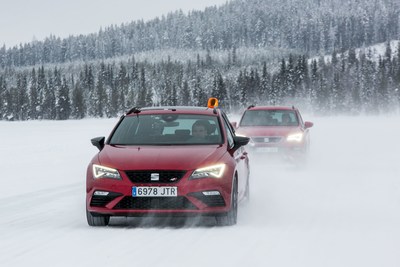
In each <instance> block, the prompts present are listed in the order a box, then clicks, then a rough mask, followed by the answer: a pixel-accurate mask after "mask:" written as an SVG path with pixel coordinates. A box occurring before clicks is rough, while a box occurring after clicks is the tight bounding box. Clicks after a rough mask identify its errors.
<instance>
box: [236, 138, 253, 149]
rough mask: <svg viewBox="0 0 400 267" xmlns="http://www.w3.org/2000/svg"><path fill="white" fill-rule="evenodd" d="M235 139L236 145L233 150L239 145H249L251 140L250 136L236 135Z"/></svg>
mask: <svg viewBox="0 0 400 267" xmlns="http://www.w3.org/2000/svg"><path fill="white" fill-rule="evenodd" d="M233 141H234V142H235V146H234V147H233V150H234V151H235V150H237V149H238V148H239V147H241V146H245V145H247V144H248V143H249V141H250V138H249V137H245V136H234V137H233Z"/></svg>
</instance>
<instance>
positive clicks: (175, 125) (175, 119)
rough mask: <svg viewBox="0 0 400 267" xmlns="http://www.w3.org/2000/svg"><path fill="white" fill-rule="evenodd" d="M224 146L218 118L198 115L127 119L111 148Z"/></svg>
mask: <svg viewBox="0 0 400 267" xmlns="http://www.w3.org/2000/svg"><path fill="white" fill-rule="evenodd" d="M193 131H195V132H193ZM199 131H200V133H199ZM221 143H222V136H221V129H220V125H219V123H218V119H217V117H215V116H207V115H195V114H152V115H141V114H139V115H138V116H127V117H125V118H124V119H123V120H122V122H121V123H120V124H119V125H118V127H117V129H116V130H115V131H114V133H113V135H112V136H111V139H110V145H193V144H197V145H201V144H203V145H204V144H221Z"/></svg>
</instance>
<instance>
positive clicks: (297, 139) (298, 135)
mask: <svg viewBox="0 0 400 267" xmlns="http://www.w3.org/2000/svg"><path fill="white" fill-rule="evenodd" d="M301 140H303V133H295V134H291V135H288V137H287V138H286V141H288V142H301Z"/></svg>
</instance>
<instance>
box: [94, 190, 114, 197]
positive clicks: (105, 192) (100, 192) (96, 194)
mask: <svg viewBox="0 0 400 267" xmlns="http://www.w3.org/2000/svg"><path fill="white" fill-rule="evenodd" d="M109 193H110V192H107V191H95V192H94V193H93V196H108V194H109Z"/></svg>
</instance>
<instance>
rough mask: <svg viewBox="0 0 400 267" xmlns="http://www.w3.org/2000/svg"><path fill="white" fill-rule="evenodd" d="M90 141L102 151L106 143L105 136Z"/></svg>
mask: <svg viewBox="0 0 400 267" xmlns="http://www.w3.org/2000/svg"><path fill="white" fill-rule="evenodd" d="M90 141H91V142H92V145H94V146H95V147H97V148H98V149H99V150H100V151H101V150H102V149H103V148H104V141H105V137H104V136H101V137H96V138H93V139H91V140H90Z"/></svg>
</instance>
